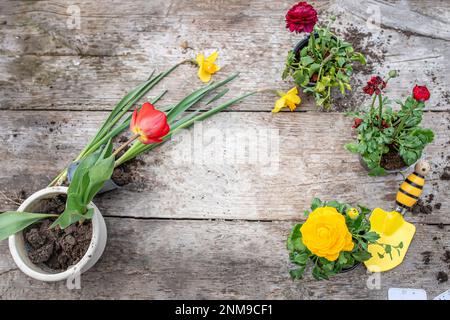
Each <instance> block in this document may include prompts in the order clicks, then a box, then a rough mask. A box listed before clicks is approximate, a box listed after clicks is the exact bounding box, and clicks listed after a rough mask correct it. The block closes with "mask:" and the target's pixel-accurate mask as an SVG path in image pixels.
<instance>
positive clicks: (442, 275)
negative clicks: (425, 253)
mask: <svg viewBox="0 0 450 320" xmlns="http://www.w3.org/2000/svg"><path fill="white" fill-rule="evenodd" d="M436 280H437V281H438V282H439V283H444V282H447V281H448V274H447V273H445V272H444V271H439V272H438V273H437V275H436Z"/></svg>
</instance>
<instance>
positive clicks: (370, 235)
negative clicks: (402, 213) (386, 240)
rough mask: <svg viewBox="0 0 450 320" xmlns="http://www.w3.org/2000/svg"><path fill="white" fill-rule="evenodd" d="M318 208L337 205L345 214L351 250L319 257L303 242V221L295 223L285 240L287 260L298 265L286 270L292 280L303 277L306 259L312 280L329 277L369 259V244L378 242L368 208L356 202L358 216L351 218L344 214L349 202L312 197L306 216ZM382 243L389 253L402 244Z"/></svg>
mask: <svg viewBox="0 0 450 320" xmlns="http://www.w3.org/2000/svg"><path fill="white" fill-rule="evenodd" d="M320 207H333V208H336V210H337V211H338V212H339V213H341V214H342V215H344V216H345V222H346V224H347V227H348V230H349V232H350V233H351V234H352V240H353V243H354V248H353V250H352V251H342V252H341V253H340V254H339V257H338V259H337V260H335V261H329V260H328V259H326V258H323V257H318V256H316V255H314V254H313V253H311V251H309V250H308V248H307V247H306V246H305V245H304V244H303V241H302V233H301V231H300V228H301V227H302V225H303V223H299V224H296V225H295V226H294V228H293V229H292V232H291V233H290V235H289V237H288V239H287V249H288V251H289V259H290V261H291V262H292V263H294V264H295V265H297V266H298V267H297V268H295V269H292V270H290V271H289V273H290V275H291V277H292V278H293V279H301V278H303V274H304V272H305V269H306V267H307V264H308V262H309V261H312V263H313V269H312V275H313V277H314V278H315V279H317V280H322V279H329V277H330V276H333V275H335V274H337V273H339V272H341V271H342V270H343V269H347V268H350V267H352V266H354V265H355V264H356V263H359V262H364V261H367V260H369V259H370V258H371V257H372V255H371V254H370V253H369V252H368V245H369V244H378V243H377V240H378V239H379V238H380V236H379V234H378V233H376V232H373V231H370V221H369V219H368V215H369V214H370V212H371V210H370V209H368V208H366V207H364V206H361V205H358V207H357V208H355V209H357V210H358V213H359V215H358V217H357V218H356V219H354V220H353V219H351V218H350V217H349V216H347V215H346V213H347V211H348V210H349V209H351V208H352V207H351V206H350V205H348V204H345V203H341V202H338V201H321V200H320V199H318V198H315V199H314V200H313V201H312V204H311V208H310V210H306V211H305V216H308V215H309V214H310V213H311V212H312V211H314V210H315V209H317V208H320ZM379 245H381V244H379ZM382 246H383V247H384V250H385V253H388V254H391V253H392V251H393V249H394V248H395V249H398V250H399V249H401V248H402V247H403V244H402V243H400V244H399V245H398V246H396V247H393V246H390V245H382Z"/></svg>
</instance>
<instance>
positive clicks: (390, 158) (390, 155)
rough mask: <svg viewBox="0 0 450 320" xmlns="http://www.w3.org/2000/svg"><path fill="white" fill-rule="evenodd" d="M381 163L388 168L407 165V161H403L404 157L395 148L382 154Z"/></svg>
mask: <svg viewBox="0 0 450 320" xmlns="http://www.w3.org/2000/svg"><path fill="white" fill-rule="evenodd" d="M380 165H381V166H382V167H383V168H384V169H386V170H396V169H401V168H404V167H406V163H405V161H403V158H402V157H401V156H400V154H399V153H398V152H397V151H396V150H395V149H394V148H390V149H389V151H388V152H387V153H385V154H383V155H382V156H381V162H380Z"/></svg>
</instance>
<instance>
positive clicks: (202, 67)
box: [195, 51, 220, 82]
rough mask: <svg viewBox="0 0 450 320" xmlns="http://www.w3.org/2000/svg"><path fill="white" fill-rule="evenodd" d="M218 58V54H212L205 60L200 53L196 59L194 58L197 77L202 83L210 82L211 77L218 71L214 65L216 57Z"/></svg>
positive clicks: (217, 67) (218, 68)
mask: <svg viewBox="0 0 450 320" xmlns="http://www.w3.org/2000/svg"><path fill="white" fill-rule="evenodd" d="M218 56H219V53H218V52H217V51H216V52H213V53H212V54H211V55H210V56H209V57H208V58H205V56H204V55H203V54H201V53H199V54H197V57H196V58H195V61H196V62H197V65H198V67H199V68H198V77H199V78H200V80H202V81H203V82H209V80H211V76H212V75H213V74H214V73H216V72H217V71H219V70H220V67H219V66H218V65H217V64H215V63H214V62H216V60H217V57H218Z"/></svg>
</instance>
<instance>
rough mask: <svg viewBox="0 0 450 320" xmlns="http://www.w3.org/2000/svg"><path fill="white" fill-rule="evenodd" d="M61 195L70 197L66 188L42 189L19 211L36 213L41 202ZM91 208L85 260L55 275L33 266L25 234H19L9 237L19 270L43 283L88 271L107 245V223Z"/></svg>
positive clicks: (90, 205)
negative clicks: (89, 238)
mask: <svg viewBox="0 0 450 320" xmlns="http://www.w3.org/2000/svg"><path fill="white" fill-rule="evenodd" d="M59 194H67V188H66V187H51V188H45V189H42V190H40V191H38V192H36V193H34V194H33V195H31V196H30V197H29V198H28V199H26V200H25V201H24V202H23V203H22V205H21V206H20V207H19V209H18V210H17V211H25V212H33V209H34V206H35V205H36V204H37V203H38V202H39V201H40V200H42V199H48V198H52V197H54V196H57V195H59ZM89 207H90V208H93V209H94V215H93V217H92V239H91V243H90V244H89V248H88V250H87V251H86V253H85V255H84V256H83V258H82V259H81V260H80V261H79V262H78V263H77V264H75V265H73V266H71V267H69V268H68V269H67V270H66V271H63V272H56V271H53V270H52V269H50V268H46V269H44V268H42V267H40V266H37V265H36V264H34V263H32V262H31V261H30V259H29V258H28V254H27V251H26V248H25V240H24V237H23V233H22V231H21V232H18V233H16V234H14V235H12V236H10V237H9V250H10V252H11V255H12V257H13V259H14V262H15V263H16V264H17V266H18V267H19V269H20V270H22V272H24V273H25V274H26V275H28V276H30V277H32V278H34V279H37V280H41V281H61V280H65V279H67V278H71V279H73V278H74V277H76V276H77V275H80V274H81V273H83V272H86V271H87V270H88V269H89V268H91V267H92V266H93V265H94V264H95V263H96V262H97V261H98V259H100V257H101V255H102V254H103V251H104V250H105V246H106V237H107V235H106V224H105V220H104V219H103V217H102V215H101V213H100V211H99V210H98V208H97V207H96V206H95V205H94V204H93V203H92V202H91V203H90V204H89Z"/></svg>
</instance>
